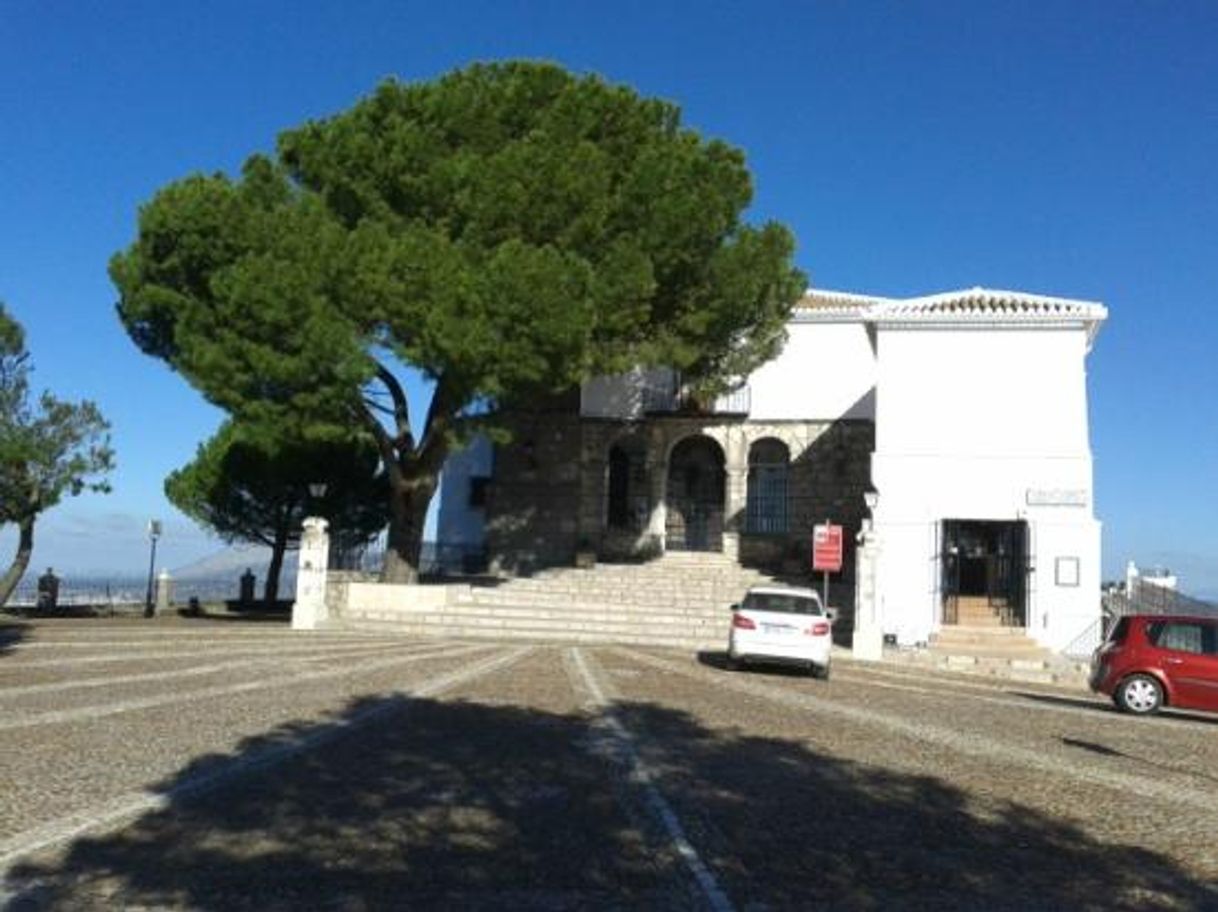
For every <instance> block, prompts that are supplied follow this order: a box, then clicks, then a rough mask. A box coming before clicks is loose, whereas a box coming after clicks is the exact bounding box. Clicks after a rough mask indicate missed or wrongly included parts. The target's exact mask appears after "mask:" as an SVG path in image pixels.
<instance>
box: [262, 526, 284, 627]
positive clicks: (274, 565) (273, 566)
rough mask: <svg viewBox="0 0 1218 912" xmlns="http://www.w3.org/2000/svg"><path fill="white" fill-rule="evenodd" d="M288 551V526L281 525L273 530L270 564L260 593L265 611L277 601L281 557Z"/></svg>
mask: <svg viewBox="0 0 1218 912" xmlns="http://www.w3.org/2000/svg"><path fill="white" fill-rule="evenodd" d="M287 550H288V526H287V523H286V522H285V523H282V524H281V525H280V526H279V528H278V529H276V530H275V543H274V544H273V545H271V563H270V565H269V566H268V567H267V568H266V587H265V588H264V589H263V592H262V601H263V602H264V605H263V607H264V608H266V610H267V611H271V610H273V609H274V608H275V602H277V601H278V600H279V574H280V572H281V571H282V570H283V555H284V552H286V551H287Z"/></svg>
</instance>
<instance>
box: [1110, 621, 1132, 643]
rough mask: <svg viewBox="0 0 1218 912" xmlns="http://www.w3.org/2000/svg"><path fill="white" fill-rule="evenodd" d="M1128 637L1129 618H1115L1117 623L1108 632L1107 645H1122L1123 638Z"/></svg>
mask: <svg viewBox="0 0 1218 912" xmlns="http://www.w3.org/2000/svg"><path fill="white" fill-rule="evenodd" d="M1128 635H1129V618H1127V617H1122V618H1117V622H1116V623H1115V624H1114V625H1113V627H1112V629H1111V630H1109V631H1108V642H1109V643H1124V642H1125V637H1127V636H1128Z"/></svg>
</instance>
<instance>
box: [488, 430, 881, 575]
mask: <svg viewBox="0 0 1218 912" xmlns="http://www.w3.org/2000/svg"><path fill="white" fill-rule="evenodd" d="M691 435H702V436H705V437H708V438H710V439H712V440H714V441H715V442H716V443H717V444H718V445H719V447H720V448H721V449H722V451H723V455H724V468H725V471H726V475H727V478H726V486H727V490H726V492H725V534H724V551H725V552H726V553H729V554H733V555H737V556H738V557H739V559H740V560H741V562H742V563H745V564H749V565H753V566H759V567H769V568H775V569H779V570H787V571H788V572H790V571H792V570H795V569H806V568H807V567H808V566H809V563H810V554H811V547H812V527H813V525H814V524H816V523H819V522H823V521H824V520H825V519H829V520H831V521H832V522H834V523H839V524H841V525H842V526H844V531H845V533H846V534H845V539H846V555H845V567H844V571H845V572H844V573H843V575H842V577H841V578H842V579H843V580H845V579H849V578H851V576H850V574H851V573H852V567H853V560H852V553H853V545H854V535H855V533H856V532H857V531H858V529H859V527H860V524H861V520H862V517H863V515H864V513H865V510H866V508H865V505H864V503H863V492H864V491H865V490H866V489H867V488H868V486H869V481H870V459H871V453H872V450H873V449H874V445H875V427H874V424H873V423H872V422H870V421H836V422H828V421H774V422H752V421H747V420H743V419H738V418H723V417H719V416H686V415H681V416H675V415H674V416H663V417H654V418H648V419H645V420H639V421H619V420H613V419H598V418H583V419H581V418H580V417H579V416H577V415H575V414H561V413H556V412H549V413H538V414H535V415H528V416H526V415H522V416H520V417H519V418H518V419H517V421H516V431H515V434H514V437H513V440H512V442H511V443H510V444H507V445H504V446H500V447H497V448H496V454H495V477H494V479H493V481H492V483H491V488H490V492H489V494H488V503H487V546H488V551H489V554H490V559H491V566H492V569H493V570H495V571H497V572H504V573H523V572H530V571H531V570H533V569H537V568H540V567H544V566H552V565H569V564H571V563H572V562H573V561H574V555H575V552H576V550H577V549H578V548H581V547H585V546H586V547H589V548H591V549H593V550H595V551H597V552H598V553H600V554H601V556H602V557H606V558H616V559H626V558H640V557H646V556H649V555H654V554H655V553H657V551H658V546H659V543H660V542H661V541H662V539H663V534H664V499H665V490H666V485H667V473H668V457H669V454H670V453H671V452H672V449H673V448H674V447H675V446H676V445H677V444H678V443H679V442H680V441H682V440H684V439H685V438H687V437H689V436H691ZM765 438H774V439H777V440H780V441H782V442H783V443H784V444H785V445H786V447H787V450H788V453H789V456H790V462H789V469H788V475H787V494H788V519H789V521H788V531H787V533H786V534H784V535H760V534H753V533H750V532H748V531H747V530H746V529H745V509H746V504H747V493H748V491H747V488H748V458H749V448H750V447H751V446H752V444H754V443H755V442H757V441H759V440H763V439H765ZM626 439H629V440H633V441H635V442H636V444H641V445H642V447H643V449H644V451H645V454H646V455H645V470H644V473H643V476H644V484H645V486H646V489H647V492H648V504H647V508H648V516H647V521H646V522H645V523H642V524H641V527H640V528H639V529H638V530H637V531H623V530H609V529H607V528H606V521H607V498H608V491H607V483H608V474H609V473H608V459H609V451H610V448H611V447H612V446H613V445H614V444H615V443H617V442H619V441H622V440H626Z"/></svg>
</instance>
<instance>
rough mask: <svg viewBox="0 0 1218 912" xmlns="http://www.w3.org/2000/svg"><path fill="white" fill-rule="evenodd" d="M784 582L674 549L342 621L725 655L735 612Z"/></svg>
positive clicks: (408, 630) (420, 631)
mask: <svg viewBox="0 0 1218 912" xmlns="http://www.w3.org/2000/svg"><path fill="white" fill-rule="evenodd" d="M777 582H778V580H776V579H775V578H774V577H772V576H769V575H767V574H765V573H763V572H760V571H757V570H752V569H749V568H745V567H741V566H740V565H739V564H738V563H736V562H735V561H734V560H731V559H729V558H726V557H724V556H723V555H721V554H706V553H668V554H665V555H664V556H662V557H660V558H658V559H656V560H652V561H648V562H646V563H640V564H605V563H600V564H596V565H595V566H593V567H591V568H588V569H577V568H573V567H564V568H554V569H550V570H545V571H542V572H540V573H538V574H536V575H534V576H530V577H518V578H514V579H507V580H488V581H485V582H484V583H482V584H478V583H475V584H473V585H470V586H460V587H457V588H456V589H455V590H454V591H455V596H454V597H453V598H452V599H451V600H450V601H449V603H448V604H444V605H439V606H436V607H434V608H430V609H428V610H426V611H419V610H409V609H407V608H406V607H403V610H401V611H400V612H393V613H392V614H387V613H386V611H385V610H384V609H383V608H381V609H379V610H377V611H376V612H374V613H373V612H369V613H362V612H360V611H358V610H348V611H347V613H346V614H345V615H344V616H343V618H342V619H341V622H340V623H341V626H342V627H344V628H346V629H359V630H378V629H379V630H394V631H396V632H399V633H405V634H414V635H421V636H428V635H430V636H444V637H456V638H478V637H493V638H495V639H519V640H528V641H532V642H546V641H559V642H595V643H631V644H646V645H654V646H671V647H675V648H683V649H716V648H717V649H722V648H724V647H725V646H726V644H727V634H728V629H729V625H730V621H731V614H730V611H729V608H730V606H731V605H732V604H733V603H735V602H739V601H740V599H741V598H742V597H743V595H744V593H745V592H746V591H747V590H748V589H749V587H750V586H756V585H764V584H773V583H777Z"/></svg>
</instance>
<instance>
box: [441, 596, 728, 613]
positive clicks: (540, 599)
mask: <svg viewBox="0 0 1218 912" xmlns="http://www.w3.org/2000/svg"><path fill="white" fill-rule="evenodd" d="M740 598H741V596H740V595H727V594H724V595H707V596H696V595H695V596H690V597H688V598H684V597H682V598H670V599H665V598H664V597H663V596H662V595H656V594H655V593H652V592H646V593H636V594H634V595H632V596H630V597H624V596H613V595H604V594H601V593H595V592H571V593H537V592H527V593H526V592H502V593H475V594H473V595H469V596H465V595H461V596H459V597H458V600H457V603H458V604H464V605H536V606H537V607H539V608H540V607H547V608H571V609H573V610H580V609H581V608H585V607H601V606H618V607H621V608H629V609H638V610H640V611H662V610H680V611H701V610H705V611H715V612H720V613H722V614H724V615H726V614H727V611H728V608H729V607H730V606H731V605H733V604H735V603H736V602H738V601H740Z"/></svg>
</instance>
